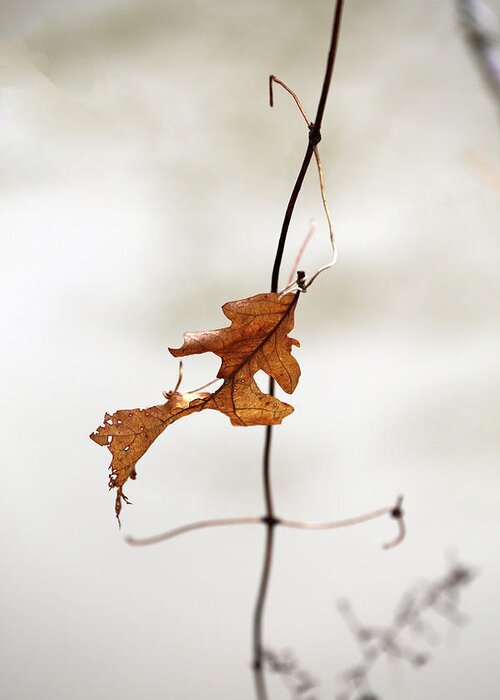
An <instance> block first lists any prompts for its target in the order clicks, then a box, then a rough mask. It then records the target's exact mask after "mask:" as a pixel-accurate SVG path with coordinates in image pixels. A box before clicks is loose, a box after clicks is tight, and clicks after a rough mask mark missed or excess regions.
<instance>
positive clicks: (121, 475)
mask: <svg viewBox="0 0 500 700" xmlns="http://www.w3.org/2000/svg"><path fill="white" fill-rule="evenodd" d="M207 396H210V394H207V393H200V394H181V393H179V392H176V393H175V394H172V395H171V396H170V397H169V399H168V401H167V402H166V403H164V404H161V405H159V406H151V408H133V409H130V410H126V409H125V410H121V411H116V413H113V415H112V416H110V415H109V413H106V414H105V416H104V425H101V426H100V427H99V428H97V430H96V431H95V433H92V435H91V436H90V437H91V439H92V440H94V442H97V444H98V445H106V447H108V449H109V450H110V452H111V454H112V455H113V458H112V460H111V465H110V469H111V474H110V477H109V488H110V489H112V488H116V489H117V493H116V501H115V513H116V517H117V518H118V522H119V521H120V511H121V508H122V500H123V501H125V502H126V503H128V499H127V497H126V496H125V494H124V493H123V486H124V484H125V482H126V481H127V479H135V477H136V476H137V474H136V471H135V465H136V464H137V461H138V460H139V459H140V458H141V457H142V455H143V454H144V453H145V452H146V451H147V450H148V448H149V447H150V445H152V443H153V442H154V441H155V440H156V438H157V437H158V435H160V433H162V432H163V431H164V430H165V428H166V427H167V425H170V424H171V423H174V422H175V421H176V420H179V418H182V417H183V416H187V415H189V414H190V413H195V412H196V411H201V410H202V408H204V407H205V406H204V403H203V400H204V399H206V397H207Z"/></svg>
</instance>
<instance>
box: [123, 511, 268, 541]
mask: <svg viewBox="0 0 500 700" xmlns="http://www.w3.org/2000/svg"><path fill="white" fill-rule="evenodd" d="M263 522H264V521H263V519H262V518H260V517H248V518H245V517H244V518H215V519H213V520H197V521H196V522H194V523H188V524H187V525H181V527H176V528H174V529H173V530H167V532H163V533H161V534H160V535H153V536H152V537H144V538H143V539H136V538H135V537H130V536H128V537H125V542H126V543H127V544H131V545H133V546H134V547H142V546H145V545H148V544H158V543H159V542H165V541H166V540H172V539H173V538H174V537H179V535H184V534H185V533H186V532H191V531H192V530H203V529H205V528H207V527H220V526H224V525H262V523H263Z"/></svg>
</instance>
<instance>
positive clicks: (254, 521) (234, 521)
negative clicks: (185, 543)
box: [125, 496, 403, 548]
mask: <svg viewBox="0 0 500 700" xmlns="http://www.w3.org/2000/svg"><path fill="white" fill-rule="evenodd" d="M402 502H403V497H402V496H399V498H398V500H397V501H396V505H394V506H391V507H386V508H379V509H378V510H373V511H371V512H370V513H364V514H362V515H357V516H355V517H354V518H346V519H344V520H331V521H328V522H322V523H317V522H306V521H302V520H285V519H283V518H275V519H274V520H275V525H276V526H277V525H282V526H283V527H290V528H294V529H299V530H334V529H337V528H342V527H349V526H351V525H359V524H360V523H365V522H368V521H369V520H375V518H380V517H381V516H383V515H390V516H391V517H393V518H396V519H398V520H402V518H403V511H402V510H401V504H402ZM267 524H268V518H267V517H259V516H241V517H238V518H212V519H210V520H197V521H195V522H192V523H187V524H186V525H181V526H180V527H175V528H173V529H171V530H167V531H166V532H162V533H160V534H159V535H152V536H151V537H143V538H138V537H131V536H130V535H128V536H127V537H125V541H126V542H127V544H130V545H133V546H135V547H144V546H147V545H150V544H159V543H160V542H166V541H167V540H172V539H174V537H179V536H180V535H184V534H186V533H187V532H192V531H193V530H203V529H205V528H210V527H221V526H226V525H267ZM388 546H394V544H393V543H391V544H390V545H384V548H387V547H388Z"/></svg>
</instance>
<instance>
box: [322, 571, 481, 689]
mask: <svg viewBox="0 0 500 700" xmlns="http://www.w3.org/2000/svg"><path fill="white" fill-rule="evenodd" d="M475 576H476V573H475V572H474V570H473V569H472V568H470V567H469V566H466V565H464V564H458V563H457V564H453V565H451V566H450V568H449V570H448V571H447V573H446V574H445V575H444V576H442V577H441V578H438V579H435V580H434V581H431V582H429V583H425V584H420V585H418V586H417V587H415V588H413V589H411V590H410V591H408V592H407V593H405V594H404V595H403V597H402V598H401V600H400V602H399V603H398V605H397V606H396V610H395V613H394V617H393V620H392V623H391V624H390V625H389V626H387V627H368V626H366V625H364V624H362V623H361V622H360V621H359V620H358V618H357V617H356V615H355V613H354V611H353V609H352V607H351V605H350V604H349V603H348V602H347V601H345V600H343V601H341V602H340V603H339V605H338V609H339V611H340V613H341V615H342V617H343V618H344V621H345V623H346V625H347V626H348V628H349V630H350V631H351V633H352V635H353V637H354V639H355V640H356V642H357V643H358V645H359V651H360V655H361V660H360V661H359V663H357V664H355V665H354V666H351V667H350V668H348V669H347V670H346V671H344V672H343V673H342V674H341V679H342V684H343V687H342V689H341V691H340V693H338V694H337V696H336V700H380V697H379V696H378V695H376V694H375V693H374V692H373V689H372V687H371V683H370V673H371V671H372V669H373V666H374V665H375V663H376V662H377V661H378V660H379V659H381V658H382V657H392V658H395V659H399V660H402V661H407V662H408V663H409V664H410V665H412V666H413V667H415V668H418V667H421V666H425V664H426V663H427V662H428V661H429V660H430V658H431V656H430V653H429V652H428V650H427V649H425V650H422V644H424V645H425V646H426V647H429V646H435V645H436V644H438V643H439V641H440V635H439V634H438V632H437V631H436V629H435V627H434V625H433V624H432V623H433V618H434V620H435V618H436V617H437V616H439V617H441V618H444V619H445V620H446V621H447V622H449V623H451V624H453V625H455V626H463V625H464V624H465V623H466V621H467V620H466V617H465V616H464V614H463V613H462V612H461V610H460V595H461V591H462V589H463V588H464V587H465V586H466V585H467V584H469V583H470V582H471V581H472V580H473V579H474V578H475ZM410 634H413V636H414V637H415V636H418V637H419V639H420V644H419V648H416V647H415V646H414V642H413V640H411V638H410V639H408V638H409V637H410Z"/></svg>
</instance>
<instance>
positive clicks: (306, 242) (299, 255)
mask: <svg viewBox="0 0 500 700" xmlns="http://www.w3.org/2000/svg"><path fill="white" fill-rule="evenodd" d="M316 226H317V224H316V221H315V220H314V219H311V222H310V224H309V230H308V232H307V234H306V237H305V238H304V240H303V241H302V245H301V246H300V248H299V250H298V251H297V255H296V257H295V260H294V261H293V265H292V267H291V270H290V275H289V277H288V282H287V283H286V287H285V289H291V288H292V286H293V284H294V282H295V278H296V273H297V270H298V269H299V265H300V261H301V260H302V256H303V255H304V251H305V249H306V248H307V246H308V245H309V243H310V241H311V238H312V237H313V236H314V232H315V231H316ZM281 293H283V292H281Z"/></svg>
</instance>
